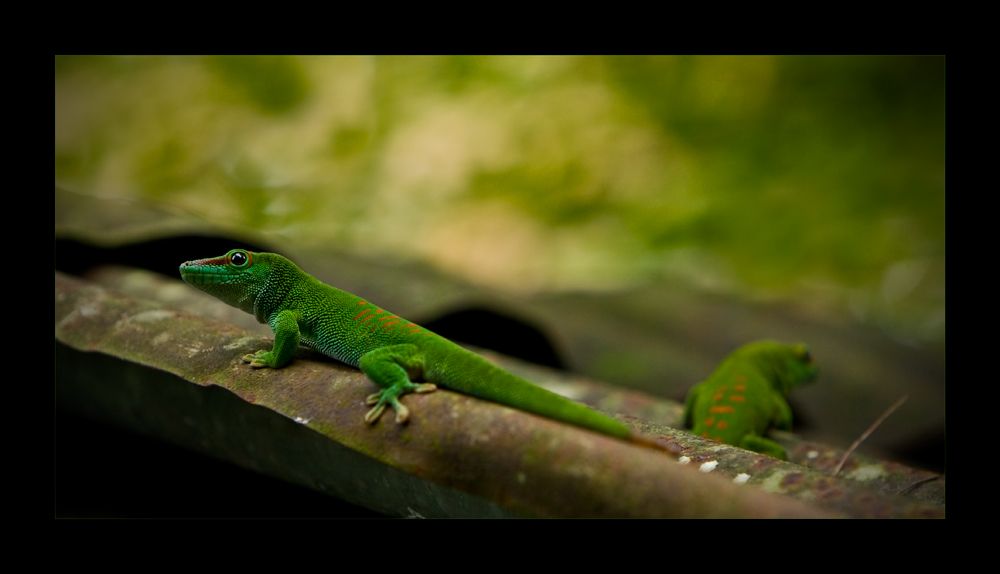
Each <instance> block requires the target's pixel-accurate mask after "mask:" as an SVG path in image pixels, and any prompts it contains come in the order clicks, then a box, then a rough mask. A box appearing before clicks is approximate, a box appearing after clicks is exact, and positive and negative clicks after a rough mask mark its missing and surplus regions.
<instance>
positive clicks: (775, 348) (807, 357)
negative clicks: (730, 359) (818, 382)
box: [737, 341, 819, 395]
mask: <svg viewBox="0 0 1000 574" xmlns="http://www.w3.org/2000/svg"><path fill="white" fill-rule="evenodd" d="M737 352H739V353H741V354H746V356H747V358H749V359H750V360H752V361H753V362H754V363H756V364H757V366H758V367H759V368H760V369H761V371H762V372H764V373H766V374H767V375H768V379H770V380H771V382H772V384H774V385H775V386H776V387H777V390H779V391H780V392H782V393H783V394H786V395H787V394H788V392H789V391H791V390H792V389H793V388H795V387H797V386H799V385H804V384H806V383H809V382H811V381H813V380H815V379H816V375H817V373H818V372H819V369H818V368H817V367H816V362H815V361H814V360H813V357H812V354H810V353H809V347H808V346H807V345H805V344H804V343H796V344H794V345H785V344H782V343H777V342H775V341H759V342H756V343H751V344H749V345H746V346H744V347H742V348H740V349H739V350H738V351H737Z"/></svg>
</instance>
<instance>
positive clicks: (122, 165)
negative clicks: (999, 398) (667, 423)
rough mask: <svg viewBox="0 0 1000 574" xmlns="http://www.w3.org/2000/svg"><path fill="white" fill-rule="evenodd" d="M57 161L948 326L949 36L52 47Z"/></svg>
mask: <svg viewBox="0 0 1000 574" xmlns="http://www.w3.org/2000/svg"><path fill="white" fill-rule="evenodd" d="M55 72H56V74H55V75H56V153H55V167H56V183H57V184H58V185H61V186H63V187H67V188H70V189H75V190H79V191H92V192H95V193H96V192H99V193H102V194H108V193H112V194H122V195H132V194H135V195H145V196H149V197H155V198H157V199H158V200H160V201H167V202H170V203H173V204H175V205H178V206H180V207H183V208H185V209H188V210H191V211H194V212H196V213H199V214H201V215H202V216H204V217H205V218H207V219H210V220H213V221H218V222H225V223H228V224H231V225H241V226H245V227H249V228H254V229H259V230H264V231H270V232H280V233H283V234H285V235H286V236H287V237H288V238H289V239H290V240H292V241H299V242H305V243H310V244H317V245H337V246H338V248H340V249H345V250H354V251H367V252H371V253H392V254H395V255H397V256H400V257H414V258H422V259H424V260H426V261H428V262H430V263H432V264H434V265H437V266H439V267H442V268H444V269H446V270H448V271H450V272H452V273H456V274H460V275H463V276H465V277H467V278H469V279H471V280H474V281H480V282H483V283H489V284H493V285H498V286H502V287H506V288H516V289H525V290H531V289H608V288H624V287H628V286H630V285H636V284H639V283H649V282H658V281H665V280H668V279H669V280H674V279H676V278H677V277H683V278H684V279H685V280H688V281H690V282H692V283H693V284H695V285H698V286H700V287H702V288H710V289H716V290H721V291H725V292H729V293H739V294H749V295H754V294H762V293H778V294H781V295H782V296H791V297H798V298H800V299H802V298H807V299H810V300H817V299H826V300H828V302H832V303H833V304H834V305H835V306H837V305H841V306H844V307H845V308H849V309H851V310H852V311H853V312H854V313H855V315H856V316H858V317H861V318H866V317H870V316H873V315H874V316H878V317H881V318H883V319H885V320H887V321H889V322H891V323H892V324H893V325H895V326H896V330H897V331H899V332H902V333H907V335H906V336H909V337H912V338H916V339H937V340H942V339H943V337H944V236H945V231H944V227H945V226H944V221H945V214H944V208H945V205H944V58H943V57H906V56H889V57H863V56H849V57H816V56H810V57H769V56H756V57H380V58H368V57H313V58H295V57H235V56H227V57H205V58H196V57H162V58H160V57H103V58H102V57H85V58H80V57H59V58H56V66H55Z"/></svg>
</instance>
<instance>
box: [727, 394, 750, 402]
mask: <svg viewBox="0 0 1000 574" xmlns="http://www.w3.org/2000/svg"><path fill="white" fill-rule="evenodd" d="M729 400H731V401H733V402H737V403H745V402H747V399H746V397H744V396H743V395H732V396H731V397H729Z"/></svg>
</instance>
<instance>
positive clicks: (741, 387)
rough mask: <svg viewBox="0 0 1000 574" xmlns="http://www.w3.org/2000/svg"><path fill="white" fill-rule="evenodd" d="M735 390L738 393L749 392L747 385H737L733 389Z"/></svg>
mask: <svg viewBox="0 0 1000 574" xmlns="http://www.w3.org/2000/svg"><path fill="white" fill-rule="evenodd" d="M733 390H736V391H745V390H747V386H746V385H736V386H735V387H733Z"/></svg>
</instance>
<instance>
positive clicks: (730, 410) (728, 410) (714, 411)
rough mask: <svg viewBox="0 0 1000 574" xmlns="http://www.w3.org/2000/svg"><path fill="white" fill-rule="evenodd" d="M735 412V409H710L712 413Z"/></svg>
mask: <svg viewBox="0 0 1000 574" xmlns="http://www.w3.org/2000/svg"><path fill="white" fill-rule="evenodd" d="M735 411H736V409H735V408H733V407H711V408H709V409H708V412H710V413H732V412H735Z"/></svg>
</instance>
